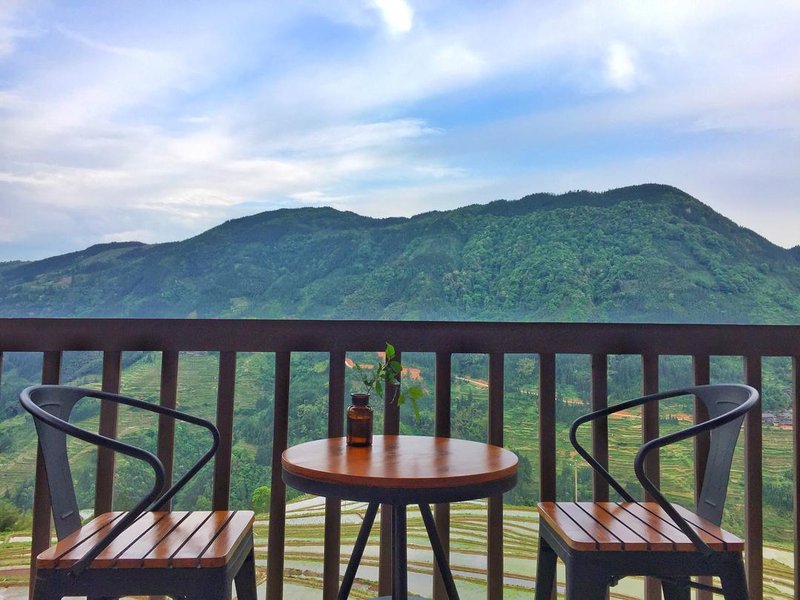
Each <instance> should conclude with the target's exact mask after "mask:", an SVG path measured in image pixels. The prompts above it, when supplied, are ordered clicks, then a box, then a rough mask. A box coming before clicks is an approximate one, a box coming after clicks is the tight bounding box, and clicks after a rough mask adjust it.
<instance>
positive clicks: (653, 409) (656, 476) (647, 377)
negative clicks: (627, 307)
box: [642, 354, 661, 593]
mask: <svg viewBox="0 0 800 600" xmlns="http://www.w3.org/2000/svg"><path fill="white" fill-rule="evenodd" d="M642 393H643V394H644V395H645V396H648V395H650V394H655V393H658V355H656V354H645V355H644V356H642ZM658 435H659V404H658V402H648V403H647V404H645V405H644V406H643V407H642V443H646V442H649V441H650V440H654V439H656V438H657V437H658ZM660 470H661V464H660V461H659V453H658V450H656V451H655V452H651V453H650V454H649V456H648V457H647V459H646V460H645V473H646V474H647V476H648V478H650V480H651V481H652V482H653V484H654V485H655V486H656V487H660V485H661V473H660ZM645 500H651V498H650V497H649V495H645ZM659 593H660V592H659Z"/></svg>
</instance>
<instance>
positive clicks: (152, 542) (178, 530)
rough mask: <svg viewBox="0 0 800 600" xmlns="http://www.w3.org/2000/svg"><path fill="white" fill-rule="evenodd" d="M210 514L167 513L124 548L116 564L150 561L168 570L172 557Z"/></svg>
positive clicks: (197, 512)
mask: <svg viewBox="0 0 800 600" xmlns="http://www.w3.org/2000/svg"><path fill="white" fill-rule="evenodd" d="M210 516H211V512H209V511H193V512H171V513H167V514H166V515H165V516H164V518H163V519H161V520H160V521H159V522H158V525H156V526H155V527H154V528H153V529H152V530H150V531H149V532H148V533H147V534H146V535H144V536H142V537H141V538H139V540H138V541H137V542H136V544H134V545H133V546H131V547H130V548H128V549H127V550H125V553H124V554H123V555H122V556H121V557H120V559H119V561H118V562H117V564H116V566H117V567H119V568H125V567H131V568H136V567H139V566H141V565H142V564H143V562H144V561H145V560H146V561H147V566H148V568H162V569H166V568H168V567H170V566H171V565H172V557H173V555H175V554H176V553H177V552H178V551H179V550H180V549H181V548H182V547H183V546H184V544H186V543H187V541H188V540H189V539H190V538H191V537H192V536H193V535H194V534H195V532H196V531H198V530H199V529H200V528H201V527H202V526H203V524H204V523H205V522H206V521H207V520H208V518H209V517H210Z"/></svg>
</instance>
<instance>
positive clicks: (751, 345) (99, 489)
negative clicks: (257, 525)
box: [0, 319, 800, 600]
mask: <svg viewBox="0 0 800 600" xmlns="http://www.w3.org/2000/svg"><path fill="white" fill-rule="evenodd" d="M386 340H391V341H392V343H393V344H395V345H396V346H397V348H400V349H402V350H403V351H404V352H426V353H434V354H435V361H436V362H435V364H436V367H435V431H432V432H430V433H432V434H433V433H435V434H436V435H445V436H447V435H450V432H451V419H450V415H451V386H450V381H451V364H452V357H453V355H454V354H461V353H480V354H486V355H488V357H489V378H488V386H489V388H488V397H489V402H488V436H487V440H488V442H490V443H493V444H498V445H502V444H503V442H504V440H503V430H504V422H503V396H504V383H503V381H504V380H503V377H504V364H505V363H504V361H505V358H506V356H507V355H510V354H515V353H525V354H537V355H538V356H539V361H538V365H539V367H538V368H539V373H538V387H539V398H538V403H539V406H538V410H539V447H540V452H539V457H538V471H539V477H540V489H539V493H540V497H541V498H542V499H544V500H553V499H555V498H556V478H557V470H556V468H557V465H556V425H555V423H556V420H555V410H556V363H557V361H558V360H559V355H562V354H581V355H586V356H587V357H589V360H590V364H591V371H590V375H589V376H590V379H591V394H590V395H591V404H592V407H593V408H599V407H602V406H604V405H606V403H607V400H608V381H609V369H608V365H609V361H608V357H609V356H610V355H617V354H632V355H638V356H640V357H641V364H642V383H643V385H642V387H643V389H642V392H643V393H651V392H655V391H657V390H658V389H659V368H658V366H659V357H662V356H690V357H691V358H692V370H693V373H692V378H693V381H694V383H696V384H703V383H708V382H709V381H710V379H711V357H714V356H737V357H742V359H743V369H742V381H743V382H746V383H748V384H750V385H752V386H753V387H755V388H757V389H759V390H760V389H761V387H762V385H761V384H762V358H763V357H772V356H780V357H788V358H790V359H791V361H792V374H791V377H792V391H791V394H792V403H793V404H792V406H793V417H794V421H793V422H794V423H797V406H798V394H799V393H800V385H798V378H799V377H800V327H796V326H760V325H753V326H751V325H656V324H582V323H581V324H564V323H475V322H383V321H380V322H377V321H260V320H161V319H147V320H138V319H136V320H134V319H4V320H2V321H0V352H40V353H43V368H42V377H41V380H42V382H43V383H58V382H59V380H60V376H61V362H62V357H63V354H64V353H65V352H70V351H100V352H102V353H103V374H102V387H103V389H105V390H108V391H118V390H119V386H120V375H121V356H122V352H126V351H150V352H160V353H161V357H162V361H161V387H160V401H161V403H162V404H164V405H166V406H174V405H175V404H176V398H177V386H178V362H179V361H178V358H179V353H180V352H185V351H207V352H219V376H218V389H217V405H216V413H217V416H216V422H217V424H218V426H219V429H220V431H221V434H222V443H221V445H220V450H219V453H218V455H217V457H216V462H215V465H214V488H213V507H214V508H215V509H224V508H227V507H228V501H229V496H228V490H229V486H230V482H231V448H232V432H233V415H234V401H233V399H234V392H235V382H236V364H237V362H236V357H237V353H243V352H263V353H274V355H275V389H274V397H275V404H274V421H273V440H274V442H273V447H272V466H273V468H272V481H271V492H272V495H271V505H270V513H269V525H270V526H269V539H268V548H267V561H268V562H267V598H268V599H270V600H277V599H280V598H282V597H283V572H284V542H285V529H284V517H285V511H286V495H285V486H284V484H283V482H282V480H281V470H280V455H281V452H282V451H283V450H284V448H285V447H286V445H287V431H288V425H289V387H290V365H291V356H292V353H297V352H324V353H328V355H329V369H328V377H329V404H328V423H327V432H328V434H329V435H330V436H338V435H342V431H343V413H344V395H345V358H346V353H347V352H361V351H377V350H381V349H382V348H383V345H384V343H385V341H386ZM0 358H2V355H0ZM384 410H385V413H384V424H383V429H384V433H397V432H398V431H399V423H400V420H399V412H398V407H397V405H396V404H395V403H388V402H387V403H386V404H385V407H384ZM112 411H113V409H110V410H105V411H102V412H101V415H100V425H99V427H100V431H101V432H102V433H104V434H105V435H111V436H113V435H115V432H116V425H117V415H116V414H115V413H114V412H112ZM703 418H704V415H703V414H701V413H700V408H699V407H696V411H695V419H703ZM642 421H643V431H644V437H645V439H651V438H653V437H655V436H656V435H658V429H659V416H658V412H657V409H656V410H650V409H645V410H644V412H643V414H642ZM792 440H793V448H792V451H793V459H792V469H793V471H792V473H793V481H794V488H793V496H792V500H793V511H792V513H793V516H794V535H793V542H794V583H793V585H794V594H795V597H798V595H799V594H800V580H799V579H798V578H800V564H798V552H797V551H798V542H799V541H800V537H799V536H798V526H797V514H798V493H799V492H798V460H797V449H798V428H797V427H795V428H794V430H793V433H792ZM174 441H175V440H174V430H173V429H172V428H171V427H169V426H168V425H164V426H162V427H160V428H159V431H158V454H159V455H160V458H161V459H162V461H163V462H164V464H165V465H172V463H173V454H174ZM592 447H593V451H594V453H595V456H598V457H599V458H600V461H601V462H602V463H607V462H608V454H609V453H608V427H607V424H604V423H599V424H597V425H596V426H595V428H594V429H593V431H592ZM744 447H745V462H744V471H745V473H744V479H745V492H744V499H745V527H744V537H745V540H746V563H747V576H748V582H749V586H750V597H751V598H752V599H753V600H759V599H760V598H762V597H763V596H764V592H763V588H764V565H763V555H762V543H763V519H762V509H761V506H762V502H761V501H762V424H761V411H760V409H758V410H756V411H753V412H751V413H750V414H749V415H748V416H747V419H746V422H745V428H744ZM695 452H696V456H703V447H702V441H700V442H698V444H696V447H695ZM651 468H652V469H653V471H651V472H657V469H658V463H657V462H654V464H652V465H651ZM703 469H704V464H703V461H702V460H699V459H698V460H695V469H694V471H695V472H694V477H695V480H696V481H697V480H701V478H702V473H703ZM113 473H114V458H113V456H112V455H109V454H108V453H104V452H100V453H99V455H98V468H97V480H96V506H95V510H96V511H97V512H103V511H107V510H110V509H111V502H112V496H113V489H112V482H113ZM593 484H594V485H593V490H594V492H593V493H594V496H595V498H596V499H598V500H603V499H607V498H608V495H609V492H608V487H607V486H606V485H604V483H603V482H602V481H601V480H595V481H594V482H593ZM340 511H341V506H340V503H339V502H338V501H334V500H328V501H327V502H326V512H325V537H324V567H323V568H324V575H323V582H324V583H323V591H322V595H323V597H324V598H326V599H327V598H335V595H336V589H337V586H338V579H339V569H340V539H341V523H340V521H341V519H340V514H341V513H340ZM435 516H436V522H437V527H439V529H440V531H442V532H444V534H443V538H444V539H445V540H447V531H448V529H449V512H448V507H446V506H437V507H436V511H435ZM387 517H388V516H387ZM381 523H382V524H381V530H382V542H381V559H380V568H379V575H380V583H379V586H380V592H381V594H387V593H388V591H389V586H390V577H391V568H390V565H389V564H388V560H387V557H388V556H389V553H388V543H389V539H388V538H389V535H388V532H389V531H390V529H389V525H390V524H389V523H388V518H384V519H382V521H381ZM502 524H503V505H502V499H501V498H491V499H489V503H488V527H487V529H488V530H487V533H486V535H487V545H486V548H487V556H488V558H487V581H486V584H487V589H488V598H490V599H497V598H502V597H503V573H504V569H503V526H502ZM32 536H33V542H32V555H33V556H35V555H36V554H37V553H38V552H39V551H41V550H42V549H43V548H45V547H46V546H48V545H49V541H50V506H49V500H48V496H47V493H46V486H45V485H44V481H43V472H42V465H41V463H40V462H39V461H37V477H36V489H35V498H34V507H33V532H32ZM32 568H33V567H32ZM646 589H647V592H646V596H647V598H651V599H652V598H656V597H658V596H657V590H654V589H653V586H652V584H648V585H647V587H646ZM434 597H436V598H441V597H443V595H442V593H441V589H440V587H439V586H438V585H436V584H435V585H434Z"/></svg>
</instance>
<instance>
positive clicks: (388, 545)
mask: <svg viewBox="0 0 800 600" xmlns="http://www.w3.org/2000/svg"><path fill="white" fill-rule="evenodd" d="M395 359H396V360H398V361H400V362H402V356H401V354H400V352H399V351H398V352H397V354H396V355H395ZM399 433H400V407H399V406H398V405H397V402H396V401H395V400H394V390H393V389H391V386H384V393H383V434H384V435H397V434H399ZM378 593H379V594H380V595H381V596H388V595H391V593H392V506H391V505H390V504H381V541H380V550H379V555H378Z"/></svg>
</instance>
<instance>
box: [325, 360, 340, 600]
mask: <svg viewBox="0 0 800 600" xmlns="http://www.w3.org/2000/svg"><path fill="white" fill-rule="evenodd" d="M345 358H346V353H345V351H344V350H342V349H336V350H331V353H330V358H329V362H328V437H341V436H342V435H344V386H345V374H344V367H345ZM341 547H342V502H341V500H338V499H335V498H326V499H325V541H324V548H323V567H322V597H323V599H324V600H335V598H336V596H337V594H338V591H339V570H340V562H341V558H340V557H341Z"/></svg>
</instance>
